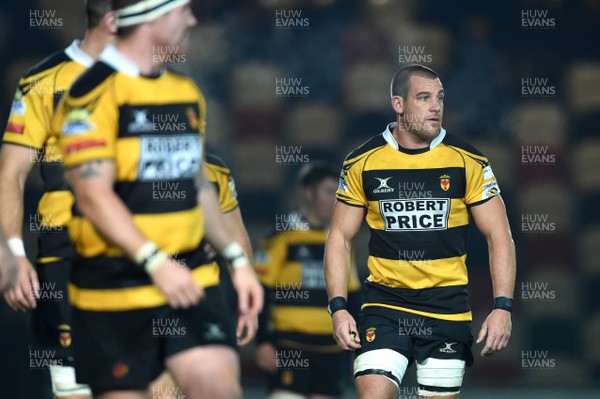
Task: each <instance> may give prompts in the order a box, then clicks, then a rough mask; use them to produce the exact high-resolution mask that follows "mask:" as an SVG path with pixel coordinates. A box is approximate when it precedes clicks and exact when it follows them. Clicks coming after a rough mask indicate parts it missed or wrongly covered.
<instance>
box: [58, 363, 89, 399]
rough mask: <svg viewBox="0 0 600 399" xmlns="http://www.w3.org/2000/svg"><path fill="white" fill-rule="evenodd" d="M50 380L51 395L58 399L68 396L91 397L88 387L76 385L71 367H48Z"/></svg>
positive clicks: (73, 370)
mask: <svg viewBox="0 0 600 399" xmlns="http://www.w3.org/2000/svg"><path fill="white" fill-rule="evenodd" d="M50 380H51V382H52V393H54V395H56V396H57V397H59V398H60V397H64V396H70V395H89V396H90V397H91V396H92V391H91V389H90V387H88V386H87V385H84V384H78V383H77V380H76V378H75V369H74V368H73V367H70V366H50Z"/></svg>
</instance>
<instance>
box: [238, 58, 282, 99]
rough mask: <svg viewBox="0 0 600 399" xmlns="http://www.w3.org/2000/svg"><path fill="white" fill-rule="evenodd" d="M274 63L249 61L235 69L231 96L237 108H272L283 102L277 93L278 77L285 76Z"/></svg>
mask: <svg viewBox="0 0 600 399" xmlns="http://www.w3.org/2000/svg"><path fill="white" fill-rule="evenodd" d="M283 77H284V76H283V74H282V72H281V70H280V69H279V68H278V67H277V66H276V65H274V64H269V63H265V62H259V61H249V62H246V63H244V64H241V65H239V66H237V67H236V68H235V69H234V71H233V76H232V82H231V86H230V96H231V98H232V100H233V105H234V108H235V109H236V110H245V109H252V110H263V111H264V110H272V109H277V108H279V106H280V105H281V103H282V98H281V97H278V96H277V95H276V79H278V78H283Z"/></svg>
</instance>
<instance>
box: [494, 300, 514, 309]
mask: <svg viewBox="0 0 600 399" xmlns="http://www.w3.org/2000/svg"><path fill="white" fill-rule="evenodd" d="M512 304H513V300H512V299H511V298H509V297H507V296H499V297H496V298H495V299H494V309H502V310H506V311H507V312H512Z"/></svg>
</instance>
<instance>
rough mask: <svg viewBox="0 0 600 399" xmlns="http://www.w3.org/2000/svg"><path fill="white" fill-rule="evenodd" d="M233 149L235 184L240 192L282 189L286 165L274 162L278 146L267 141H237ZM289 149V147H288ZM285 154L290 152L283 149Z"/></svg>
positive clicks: (255, 139) (256, 139)
mask: <svg viewBox="0 0 600 399" xmlns="http://www.w3.org/2000/svg"><path fill="white" fill-rule="evenodd" d="M236 144H237V145H236V146H234V147H233V151H232V153H233V154H232V155H233V162H232V163H233V165H231V168H232V170H234V171H235V176H236V184H237V185H238V187H239V189H240V190H246V191H258V192H260V191H273V190H277V188H278V187H282V184H283V176H284V171H285V168H286V165H285V164H283V163H277V162H276V151H277V148H278V144H276V143H275V142H274V141H272V140H268V139H258V138H254V139H252V140H238V141H237V142H236ZM288 147H289V146H288ZM285 152H288V153H289V152H291V150H290V149H289V148H285Z"/></svg>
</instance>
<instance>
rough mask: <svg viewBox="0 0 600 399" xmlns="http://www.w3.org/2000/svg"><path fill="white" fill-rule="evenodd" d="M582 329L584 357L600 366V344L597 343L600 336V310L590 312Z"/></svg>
mask: <svg viewBox="0 0 600 399" xmlns="http://www.w3.org/2000/svg"><path fill="white" fill-rule="evenodd" d="M582 327H583V329H582V337H581V341H582V346H583V347H584V348H586V350H585V351H583V355H584V358H585V359H586V360H588V362H590V363H592V364H593V365H595V366H600V345H598V344H597V342H598V337H600V312H596V313H593V314H590V315H588V316H587V317H586V322H585V323H584V324H583V326H582Z"/></svg>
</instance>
